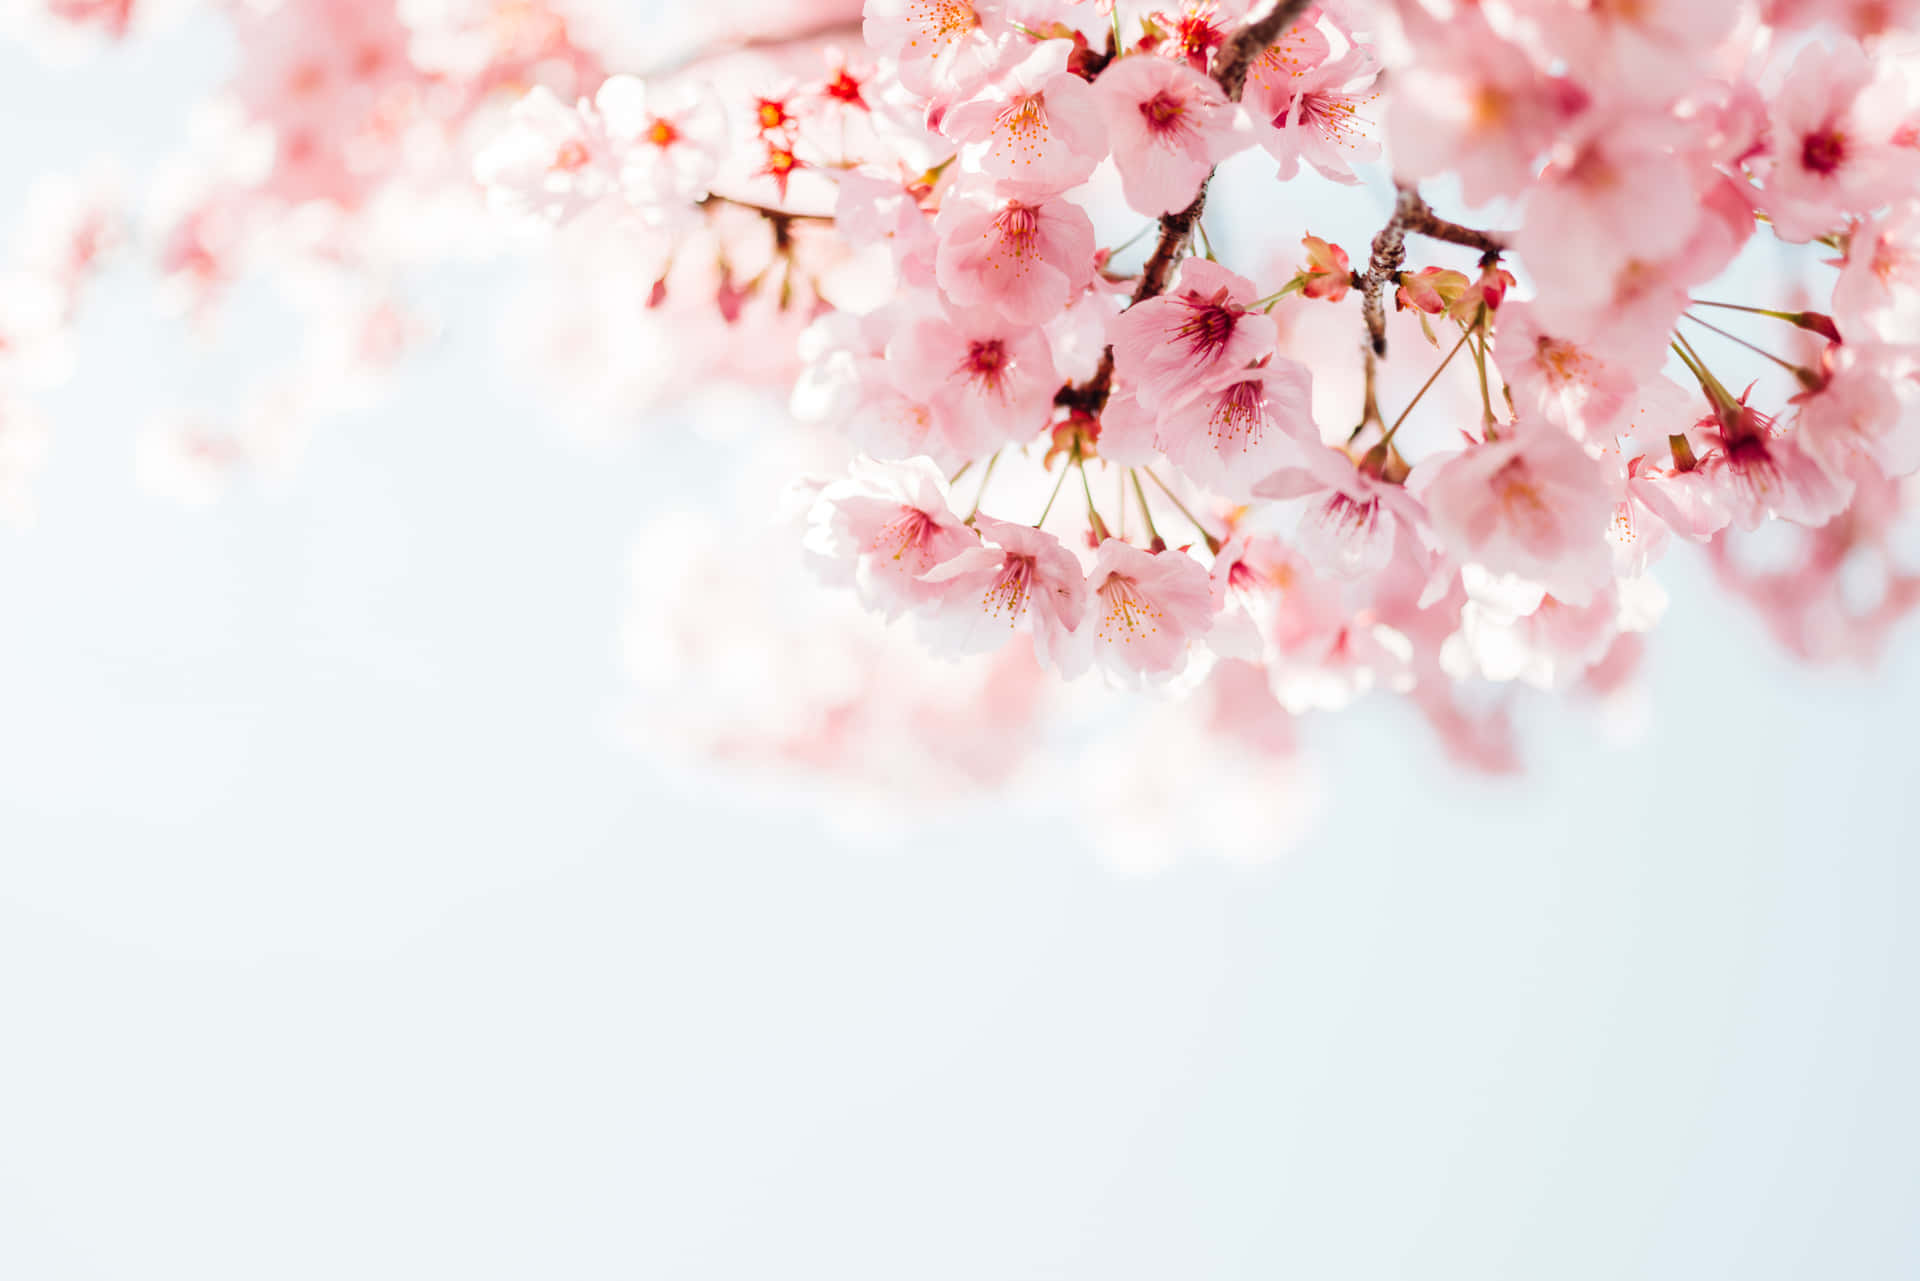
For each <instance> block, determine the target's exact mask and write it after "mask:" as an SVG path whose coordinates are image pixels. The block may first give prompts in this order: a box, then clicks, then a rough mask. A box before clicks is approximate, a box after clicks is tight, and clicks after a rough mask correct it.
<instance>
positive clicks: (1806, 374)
mask: <svg viewBox="0 0 1920 1281" xmlns="http://www.w3.org/2000/svg"><path fill="white" fill-rule="evenodd" d="M1760 314H1762V315H1780V314H1781V313H1779V312H1762V313H1760ZM1683 318H1684V319H1686V320H1691V321H1692V322H1693V323H1694V324H1696V325H1699V326H1700V327H1701V328H1702V329H1711V330H1712V331H1713V332H1714V333H1716V334H1719V335H1720V336H1721V337H1722V338H1725V339H1726V340H1727V341H1728V342H1734V343H1739V344H1740V345H1741V346H1742V347H1745V348H1746V349H1747V350H1748V351H1750V352H1753V353H1754V354H1755V355H1757V356H1765V357H1766V358H1767V359H1768V360H1771V361H1772V362H1773V363H1774V364H1776V365H1778V366H1780V368H1782V369H1784V370H1786V371H1787V372H1788V373H1790V374H1792V375H1793V376H1794V378H1795V379H1796V380H1797V381H1798V382H1799V384H1800V385H1801V386H1802V387H1817V386H1819V384H1820V379H1819V376H1818V375H1817V374H1815V373H1814V372H1813V371H1812V370H1810V369H1806V368H1804V367H1802V366H1800V365H1796V364H1794V363H1793V362H1792V361H1791V360H1787V359H1785V358H1784V357H1781V356H1776V355H1774V354H1773V353H1772V352H1770V351H1768V350H1767V349H1766V348H1765V347H1761V346H1757V345H1755V344H1754V343H1750V342H1748V341H1747V340H1746V339H1744V338H1742V337H1741V336H1740V335H1739V334H1734V333H1728V332H1727V331H1726V330H1724V329H1722V328H1720V326H1718V325H1716V324H1713V323H1711V322H1710V321H1705V320H1702V319H1701V318H1700V317H1698V316H1696V315H1694V314H1693V313H1692V312H1690V311H1689V312H1685V313H1683Z"/></svg>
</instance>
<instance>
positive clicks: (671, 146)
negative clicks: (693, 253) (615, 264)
mask: <svg viewBox="0 0 1920 1281" xmlns="http://www.w3.org/2000/svg"><path fill="white" fill-rule="evenodd" d="M593 105H594V108H595V109H596V110H597V111H598V112H599V114H600V118H601V119H602V120H603V121H604V122H605V125H606V130H607V135H608V137H609V138H610V139H612V140H613V143H614V145H615V146H616V147H617V148H618V149H619V155H620V183H621V186H622V188H623V189H624V190H625V192H626V195H627V198H628V199H629V200H631V201H633V202H634V203H635V204H636V205H640V206H642V207H644V208H648V209H661V208H672V207H675V206H681V205H686V204H689V203H691V202H693V201H696V200H698V199H700V198H701V197H703V196H705V195H706V194H707V185H708V184H709V183H710V182H711V181H712V180H713V176H714V174H715V172H716V171H717V170H718V169H719V166H720V158H721V149H722V147H723V146H724V144H725V140H726V120H725V116H724V114H723V112H722V109H721V107H720V104H719V102H718V101H717V100H716V99H715V98H714V97H713V96H712V95H711V94H710V93H709V92H707V91H706V89H705V88H704V87H703V86H701V85H699V84H696V83H692V82H681V83H666V84H648V83H646V82H645V81H643V80H641V79H639V78H638V77H636V76H609V77H608V78H607V81H606V83H605V84H603V85H601V86H600V91H599V92H598V93H596V94H595V95H594V98H593Z"/></svg>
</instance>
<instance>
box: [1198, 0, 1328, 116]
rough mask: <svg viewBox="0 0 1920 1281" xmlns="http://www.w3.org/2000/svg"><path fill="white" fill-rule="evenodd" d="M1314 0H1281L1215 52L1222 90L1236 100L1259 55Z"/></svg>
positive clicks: (1215, 70) (1215, 76) (1216, 74)
mask: <svg viewBox="0 0 1920 1281" xmlns="http://www.w3.org/2000/svg"><path fill="white" fill-rule="evenodd" d="M1310 3H1311V0H1279V2H1278V3H1277V4H1275V5H1274V6H1273V9H1272V10H1271V11H1270V12H1269V13H1268V14H1267V16H1266V17H1264V18H1262V19H1260V21H1258V22H1250V23H1248V24H1247V25H1246V26H1244V27H1242V28H1240V30H1238V31H1236V32H1234V35H1233V39H1231V40H1229V41H1227V43H1226V44H1224V45H1222V46H1221V47H1220V52H1219V53H1217V54H1215V55H1214V56H1213V79H1214V83H1216V84H1218V85H1219V86H1220V91H1221V92H1222V93H1224V94H1226V95H1227V97H1228V98H1230V99H1232V100H1233V101H1234V102H1238V101H1240V94H1241V92H1242V91H1243V90H1245V89H1246V87H1247V72H1248V71H1250V70H1252V68H1253V63H1254V60H1255V59H1256V58H1258V57H1259V56H1260V55H1261V54H1263V53H1265V52H1266V51H1267V49H1268V47H1269V46H1271V45H1272V44H1273V42H1274V41H1276V40H1278V39H1279V38H1280V37H1281V36H1283V35H1285V34H1286V31H1287V28H1288V27H1291V26H1292V25H1293V20H1294V19H1295V18H1298V17H1299V16H1300V15H1301V14H1302V13H1305V12H1306V10H1307V7H1308V5H1309V4H1310Z"/></svg>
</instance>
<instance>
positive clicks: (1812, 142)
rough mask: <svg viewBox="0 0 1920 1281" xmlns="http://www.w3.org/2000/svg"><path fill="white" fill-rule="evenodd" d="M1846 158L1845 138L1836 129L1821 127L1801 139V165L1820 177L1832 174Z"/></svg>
mask: <svg viewBox="0 0 1920 1281" xmlns="http://www.w3.org/2000/svg"><path fill="white" fill-rule="evenodd" d="M1846 158H1847V140H1846V139H1845V138H1844V137H1842V136H1841V134H1840V132H1839V130H1837V129H1822V130H1820V131H1819V132H1818V133H1810V134H1808V135H1807V136H1806V137H1805V138H1804V139H1802V140H1801V143H1800V164H1801V166H1802V167H1803V168H1805V169H1807V170H1809V171H1811V172H1813V173H1817V174H1819V175H1821V176H1822V177H1826V176H1828V175H1830V174H1832V173H1833V171H1834V170H1836V169H1838V168H1839V167H1840V163H1841V162H1842V161H1843V160H1845V159H1846Z"/></svg>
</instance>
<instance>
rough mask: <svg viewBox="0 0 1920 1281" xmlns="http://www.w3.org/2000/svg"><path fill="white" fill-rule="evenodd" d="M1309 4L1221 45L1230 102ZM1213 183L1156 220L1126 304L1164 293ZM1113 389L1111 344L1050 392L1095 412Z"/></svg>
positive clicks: (1223, 84)
mask: <svg viewBox="0 0 1920 1281" xmlns="http://www.w3.org/2000/svg"><path fill="white" fill-rule="evenodd" d="M1311 3H1312V0H1278V3H1276V4H1275V5H1274V6H1273V8H1272V9H1271V10H1270V11H1269V12H1268V13H1267V16H1266V17H1264V18H1261V19H1260V20H1259V21H1258V22H1250V23H1248V24H1247V25H1246V26H1244V27H1242V28H1240V30H1239V31H1237V32H1235V33H1234V35H1233V38H1232V39H1230V40H1228V41H1227V43H1226V44H1224V45H1222V46H1221V47H1220V52H1219V53H1217V54H1215V55H1214V58H1213V81H1214V83H1215V84H1217V85H1219V86H1220V91H1221V92H1222V93H1224V94H1226V96H1227V98H1228V99H1229V100H1230V101H1233V102H1238V101H1240V95H1241V94H1242V93H1243V92H1245V90H1246V87H1247V72H1248V71H1249V70H1250V69H1251V68H1252V66H1253V63H1254V60H1255V59H1256V58H1258V57H1259V56H1260V55H1261V54H1263V53H1265V52H1266V51H1267V49H1268V47H1269V46H1271V45H1272V44H1273V42H1274V41H1275V40H1278V39H1279V38H1280V37H1281V36H1282V35H1283V34H1285V32H1286V30H1287V28H1288V27H1291V26H1292V25H1293V23H1294V20H1295V19H1296V18H1298V17H1299V16H1300V15H1301V14H1302V13H1304V12H1306V10H1307V8H1308V7H1309V5H1310V4H1311ZM1212 181H1213V175H1212V174H1211V173H1209V174H1208V175H1207V176H1206V178H1205V179H1204V180H1202V182H1201V183H1200V190H1199V191H1198V192H1197V193H1196V194H1195V195H1194V197H1193V203H1192V204H1190V205H1188V206H1187V207H1186V208H1185V209H1182V210H1180V211H1179V212H1178V213H1170V214H1167V215H1165V216H1163V217H1162V218H1161V219H1160V240H1159V243H1158V244H1156V245H1154V247H1153V254H1152V256H1151V257H1149V258H1148V259H1147V265H1146V266H1145V267H1143V268H1142V269H1141V271H1140V283H1139V284H1137V285H1135V286H1134V289H1133V297H1132V298H1131V299H1129V300H1128V302H1127V306H1128V307H1135V306H1138V305H1139V304H1140V303H1143V302H1145V301H1146V300H1147V299H1149V298H1157V297H1159V296H1160V295H1161V294H1163V293H1165V292H1166V289H1167V281H1168V280H1170V279H1171V278H1172V276H1173V269H1174V267H1175V266H1176V265H1177V264H1178V262H1179V260H1180V254H1181V252H1182V251H1183V250H1185V249H1186V247H1187V242H1188V241H1189V240H1190V239H1192V238H1193V229H1194V227H1195V226H1196V225H1198V223H1199V222H1200V211H1201V209H1202V208H1204V207H1205V206H1206V203H1207V184H1208V183H1210V182H1212ZM1112 392H1113V348H1112V347H1111V346H1109V347H1108V348H1107V349H1106V350H1105V351H1103V352H1101V353H1100V363H1099V365H1098V366H1096V367H1095V369H1094V371H1093V377H1091V378H1089V379H1088V380H1087V381H1086V382H1085V383H1083V384H1081V385H1080V386H1077V387H1076V386H1074V385H1073V384H1071V383H1069V384H1068V385H1067V386H1065V387H1062V388H1061V389H1060V391H1059V392H1058V393H1057V394H1056V395H1055V396H1054V398H1053V403H1054V404H1056V405H1064V406H1067V407H1068V408H1072V409H1079V410H1083V411H1085V412H1086V413H1089V414H1095V415H1097V414H1099V412H1100V411H1101V410H1102V409H1103V408H1105V407H1106V403H1107V397H1108V396H1109V395H1111V394H1112Z"/></svg>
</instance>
